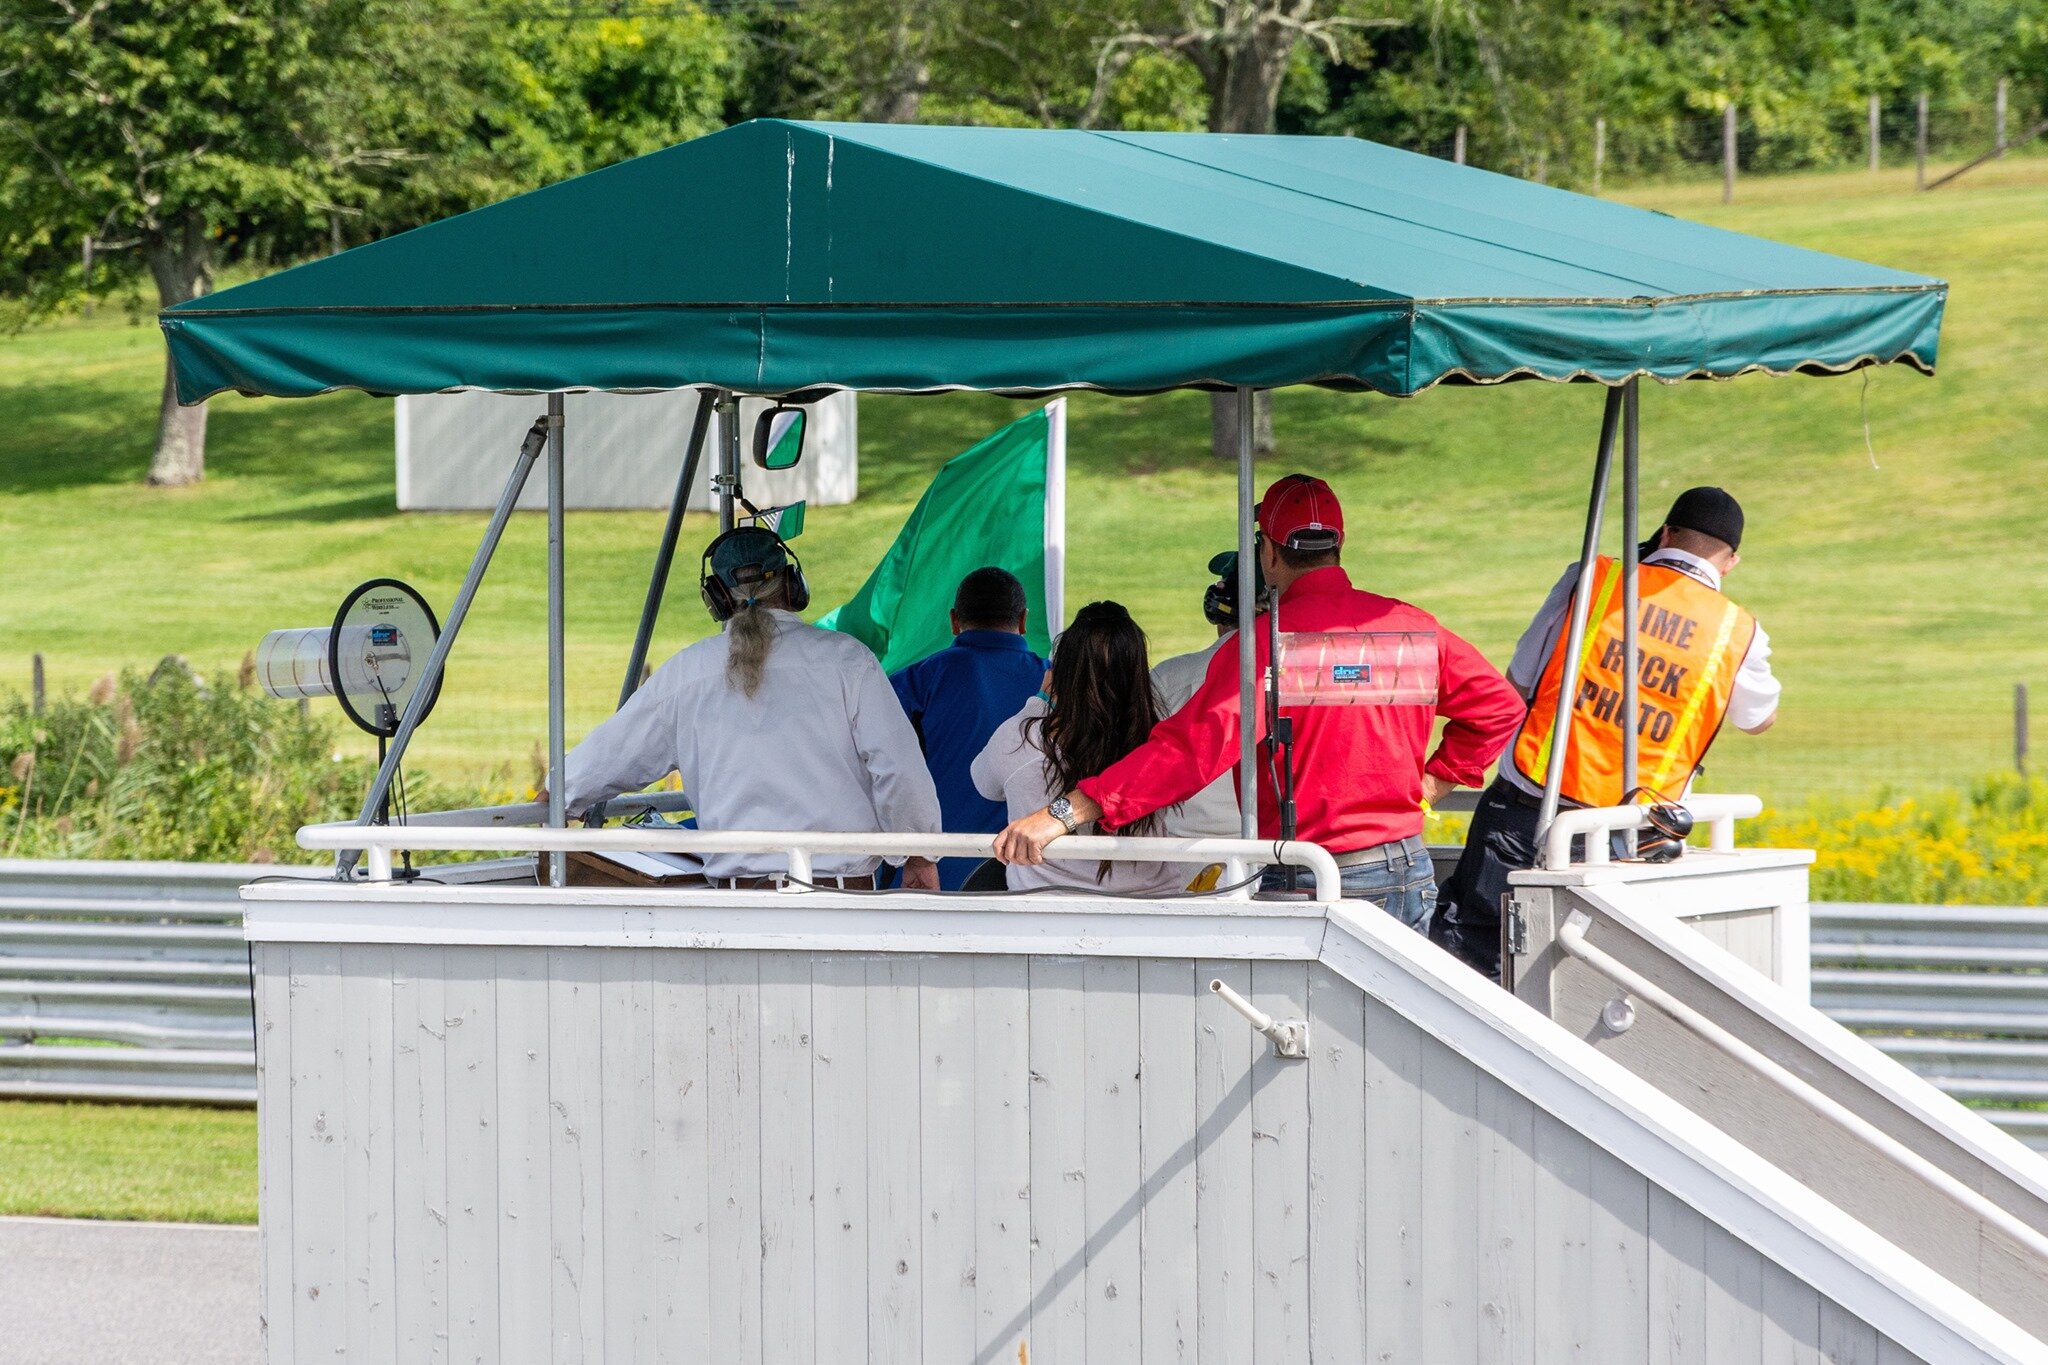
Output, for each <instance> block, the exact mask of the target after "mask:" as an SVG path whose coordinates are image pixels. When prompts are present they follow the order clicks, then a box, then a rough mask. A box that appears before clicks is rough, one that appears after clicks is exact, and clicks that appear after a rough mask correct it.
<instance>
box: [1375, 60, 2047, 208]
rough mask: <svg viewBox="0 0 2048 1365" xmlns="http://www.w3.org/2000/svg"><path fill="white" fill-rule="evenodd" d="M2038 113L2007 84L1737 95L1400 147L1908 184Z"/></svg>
mask: <svg viewBox="0 0 2048 1365" xmlns="http://www.w3.org/2000/svg"><path fill="white" fill-rule="evenodd" d="M2044 117H2048V111H2044V109H2043V108H2041V107H2040V106H2039V104H2038V103H2037V102H2034V101H2031V100H2028V99H2023V98H2021V97H2020V96H2019V95H2018V93H2017V92H2015V91H2013V90H2012V89H2011V87H2010V85H2009V83H2001V86H2000V87H1999V88H1997V89H1994V90H1991V91H1986V92H1983V94H1982V95H1981V97H1978V96H1955V95H1950V96H1944V97H1942V98H1939V99H1936V98H1933V97H1931V96H1930V97H1923V96H1919V95H1908V96H1904V97H1873V98H1872V99H1870V100H1868V101H1866V102H1864V103H1863V104H1861V105H1855V106H1850V105H1844V106H1838V107H1835V108H1832V109H1821V110H1811V109H1808V110H1797V111H1790V112H1776V111H1769V110H1754V109H1749V108H1745V107H1744V106H1743V105H1741V104H1740V103H1739V102H1738V103H1736V104H1734V105H1732V106H1730V107H1729V108H1727V109H1723V110H1722V111H1720V112H1719V113H1712V114H1701V115H1696V116H1673V117H1667V118H1655V119H1629V118H1624V117H1616V118H1612V119H1609V118H1605V117H1595V118H1593V119H1592V120H1591V121H1590V122H1586V123H1584V124H1582V125H1572V126H1552V127H1544V128H1531V127H1527V126H1522V127H1516V128H1512V129H1508V128H1492V127H1489V128H1481V127H1473V126H1458V127H1452V128H1443V129H1438V130H1435V131H1433V132H1431V133H1428V134H1426V135H1424V136H1422V137H1419V138H1416V139H1413V140H1411V142H1410V148H1411V150H1414V151H1419V152H1423V153H1425V154H1427V155H1429V156H1435V157H1440V158H1442V159H1444V160H1447V161H1457V162H1462V163H1464V164H1467V165H1472V166H1477V167H1480V168H1482V169H1486V170H1495V171H1501V172H1504V173H1506V174H1510V175H1515V176H1519V177H1522V178H1524V179H1530V180H1536V181H1539V182H1542V183H1545V184H1555V185H1561V186H1565V187H1568V188H1572V189H1579V190H1593V191H1595V192H1598V191H1600V190H1603V189H1605V188H1608V187H1610V186H1614V185H1621V184H1628V183H1639V182H1643V181H1654V180H1666V181H1684V180H1711V179H1714V178H1716V177H1719V178H1721V179H1722V180H1723V181H1724V185H1725V187H1726V188H1727V189H1728V191H1729V192H1730V193H1731V194H1732V193H1733V190H1734V187H1735V185H1736V184H1737V183H1739V181H1740V180H1741V179H1742V178H1743V177H1746V176H1752V175H1773V174H1783V173H1788V172H1795V171H1813V170H1841V169H1846V168H1849V167H1858V166H1860V167H1863V168H1866V169H1868V170H1871V171H1884V170H1896V169H1899V168H1902V167H1912V168H1915V169H1916V171H1917V172H1918V174H1917V175H1916V181H1915V183H1916V187H1920V188H1924V187H1927V186H1929V185H1931V184H1933V183H1935V182H1936V181H1937V180H1938V179H1939V177H1940V176H1942V175H1943V174H1946V173H1948V172H1950V171H1953V170H1955V169H1956V168H1958V167H1960V166H1965V165H1968V164H1969V163H1971V162H1972V161H1974V160H1976V159H1978V158H1980V157H1990V156H1995V155H1999V154H2002V152H2003V151H2007V150H2012V149H2014V148H2019V147H2025V146H2030V145H2032V146H2038V145H2041V142H2042V138H2041V136H2040V134H2041V124H2042V121H2043V119H2044Z"/></svg>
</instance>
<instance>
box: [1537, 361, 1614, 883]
mask: <svg viewBox="0 0 2048 1365" xmlns="http://www.w3.org/2000/svg"><path fill="white" fill-rule="evenodd" d="M1620 425H1621V390H1620V389H1609V390H1608V391H1607V408H1606V410H1605V411H1604V412H1603V413H1602V414H1601V417H1600V455H1599V458H1598V460H1597V461H1596V462H1595V463H1594V466H1593V491H1592V493H1591V494H1590V495H1589V496H1588V497H1587V499H1586V535H1585V539H1584V540H1583V541H1581V542H1580V549H1579V584H1578V590H1577V591H1576V592H1574V593H1573V594H1572V621H1571V632H1570V633H1569V634H1568V635H1567V636H1566V637H1565V645H1564V676H1563V677H1562V678H1560V679H1559V680H1558V691H1557V718H1556V719H1555V720H1554V721H1553V722H1552V723H1551V727H1550V764H1549V766H1548V768H1546V769H1545V771H1544V776H1543V806H1542V809H1541V811H1540V813H1539V814H1538V815H1537V817H1536V843H1537V845H1538V846H1539V847H1540V846H1541V845H1542V843H1543V835H1544V832H1545V831H1546V830H1548V829H1549V828H1550V822H1551V821H1552V820H1555V819H1556V818H1557V804H1558V791H1559V788H1561V787H1562V786H1563V785H1564V746H1565V744H1566V743H1567V741H1568V738H1569V736H1570V733H1571V724H1572V711H1573V709H1574V707H1573V703H1574V702H1576V701H1577V700H1578V693H1579V664H1580V663H1581V662H1582V656H1583V655H1584V653H1585V648H1586V617H1587V616H1588V615H1589V614H1590V613H1591V611H1592V609H1593V569H1594V565H1593V560H1594V558H1595V557H1596V556H1597V555H1598V554H1599V553H1600V521H1601V518H1602V516H1603V515H1604V514H1605V513H1606V511H1607V471H1608V469H1609V467H1610V466H1612V465H1613V463H1614V432H1615V429H1616V428H1617V427H1619V426H1620Z"/></svg>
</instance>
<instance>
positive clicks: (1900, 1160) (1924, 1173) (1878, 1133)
mask: <svg viewBox="0 0 2048 1365" xmlns="http://www.w3.org/2000/svg"><path fill="white" fill-rule="evenodd" d="M1560 818H1562V817H1560ZM1592 927H1593V917H1592V916H1591V915H1589V914H1587V913H1586V912H1585V911H1584V910H1574V911H1572V912H1571V914H1569V915H1567V916H1566V917H1565V921H1564V923H1563V924H1561V925H1559V926H1558V930H1557V943H1558V946H1559V947H1560V948H1563V949H1564V950H1565V952H1567V953H1569V954H1570V955H1571V956H1573V957H1575V958H1577V959H1578V960H1579V961H1580V962H1583V963H1585V964H1586V965H1587V966H1588V967H1590V968H1592V969H1593V970H1594V971H1596V972H1598V973H1599V974H1600V975H1602V976H1604V977H1606V978H1607V979H1608V980H1609V981H1612V982H1613V983H1614V984H1615V985H1617V986H1620V987H1621V988H1622V989H1623V990H1625V991H1627V992H1628V993H1629V994H1630V995H1633V996H1635V997H1636V998H1637V999H1639V1000H1642V1001H1643V1002H1644V1003H1646V1004H1649V1005H1654V1006H1655V1007H1656V1008H1657V1009H1658V1010H1660V1011H1661V1012H1663V1013H1664V1014H1666V1015H1668V1016H1669V1017H1670V1018H1671V1019H1672V1020H1674V1021H1675V1022H1676V1023H1678V1025H1679V1026H1680V1027H1682V1028H1684V1029H1686V1030H1687V1031H1688V1032H1690V1033H1692V1034H1693V1035H1694V1036H1695V1037H1698V1038H1699V1039H1701V1040H1702V1041H1703V1042H1705V1043H1707V1044H1708V1045H1709V1046H1711V1047H1713V1048H1714V1049H1715V1050H1717V1051H1719V1052H1721V1053H1723V1054H1725V1055H1726V1056H1728V1057H1731V1058H1733V1059H1734V1060H1735V1061H1736V1062H1737V1063H1739V1064H1740V1065H1742V1066H1744V1067H1746V1068H1747V1069H1749V1070H1750V1071H1753V1072H1755V1073H1756V1074H1757V1075H1759V1076H1761V1077H1763V1078H1764V1079H1765V1080H1767V1081H1769V1082H1770V1083H1771V1084H1772V1085H1774V1086H1776V1087H1777V1088H1778V1089H1780V1090H1782V1091H1784V1092H1785V1093H1786V1094H1787V1095H1790V1096H1791V1097H1792V1098H1793V1099H1794V1100H1797V1101H1798V1102H1799V1103H1800V1104H1802V1105H1804V1106H1806V1108H1808V1109H1810V1110H1812V1111H1813V1112H1814V1113H1816V1114H1818V1115H1820V1116H1821V1117H1822V1118H1824V1119H1826V1120H1828V1121H1829V1122H1830V1123H1833V1124H1834V1125H1835V1126H1836V1127H1838V1128H1842V1129H1844V1130H1846V1131H1847V1132H1849V1133H1851V1134H1853V1135H1854V1136H1855V1137H1856V1138H1858V1139H1859V1140H1861V1141H1862V1142H1863V1143H1864V1144H1865V1145H1866V1146H1869V1147H1873V1148H1875V1149H1876V1150H1877V1151H1879V1152H1881V1153H1883V1154H1884V1156H1885V1157H1886V1158H1887V1159H1889V1160H1890V1161H1891V1162H1893V1163H1894V1164H1895V1165H1897V1166H1900V1167H1903V1168H1904V1169H1905V1170H1907V1171H1910V1172H1911V1173H1912V1174H1913V1175H1915V1176H1917V1177H1918V1178H1919V1179H1920V1180H1921V1181H1922V1182H1923V1183H1924V1184H1927V1185H1929V1186H1932V1187H1933V1188H1934V1189H1936V1190H1938V1191H1940V1192H1941V1193H1942V1194H1944V1195H1946V1196H1947V1197H1948V1198H1949V1199H1951V1200H1953V1201H1955V1202H1956V1203H1958V1204H1961V1205H1962V1206H1963V1207H1964V1208H1966V1209H1968V1210H1969V1211H1970V1212H1971V1213H1972V1214H1974V1215H1975V1216H1976V1217H1978V1218H1980V1219H1982V1220H1983V1221H1984V1222H1986V1223H1989V1224H1990V1225H1991V1226H1993V1227H1995V1228H1997V1229H1998V1230H1999V1231H2001V1232H2003V1233H2004V1234H2005V1235H2006V1236H2008V1237H2010V1238H2011V1239H2012V1240H2013V1241H2015V1242H2017V1243H2018V1244H2019V1245H2020V1246H2022V1247H2025V1248H2026V1249H2027V1251H2029V1252H2031V1253H2032V1254H2033V1255H2034V1256H2036V1257H2039V1258H2041V1259H2042V1260H2043V1261H2048V1236H2044V1235H2043V1234H2042V1233H2041V1232H2040V1231H2039V1230H2038V1229H2036V1228H2034V1227H2033V1226H2032V1225H2031V1224H2029V1223H2027V1222H2026V1221H2025V1220H2023V1219H2021V1218H2019V1217H2018V1216H2017V1215H2015V1214H2014V1213H2012V1212H2011V1211H2010V1210H2009V1209H2006V1208H2004V1207H2002V1206H2000V1205H1999V1204H1997V1203H1994V1202H1993V1201H1992V1200H1990V1199H1988V1198H1986V1197H1985V1196H1984V1195H1983V1194H1982V1193H1980V1192H1979V1191H1977V1190H1975V1189H1972V1188H1971V1187H1970V1186H1968V1185H1966V1184H1964V1183H1963V1182H1962V1181H1960V1180H1958V1179H1957V1178H1956V1177H1955V1176H1953V1175H1950V1174H1949V1173H1948V1172H1947V1171H1945V1170H1943V1169H1942V1168H1941V1167H1939V1166H1937V1165H1935V1164H1934V1163H1933V1162H1932V1161H1929V1160H1928V1159H1927V1158H1926V1157H1924V1156H1922V1155H1920V1153H1918V1152H1916V1151H1914V1150H1913V1149H1912V1148H1910V1147H1908V1146H1906V1145H1905V1144H1904V1143H1903V1142H1900V1141H1899V1140H1898V1139H1897V1138H1895V1137H1893V1136H1892V1135H1891V1134H1889V1133H1887V1132H1885V1131H1884V1130H1883V1129H1882V1128H1879V1127H1878V1126H1877V1125H1876V1124H1874V1123H1872V1122H1870V1120H1868V1119H1866V1118H1864V1117H1863V1116H1862V1115H1861V1114H1858V1113H1856V1112H1855V1111H1854V1110H1852V1109H1850V1108H1848V1107H1847V1106H1846V1105H1844V1104H1842V1103H1841V1102H1840V1101H1838V1100H1836V1099H1835V1098H1834V1097H1832V1096H1830V1095H1828V1094H1826V1093H1824V1092H1822V1091H1821V1090H1819V1089H1818V1088H1816V1087H1815V1086H1814V1085H1813V1084H1812V1083H1811V1082H1809V1081H1806V1080H1803V1079H1802V1078H1800V1077H1799V1076H1798V1075H1796V1074H1795V1073H1794V1072H1792V1071H1791V1070H1790V1069H1789V1068H1787V1067H1785V1066H1783V1065H1781V1064H1780V1063H1778V1062H1777V1061H1775V1060H1773V1059H1772V1058H1770V1057H1768V1056H1766V1055H1765V1054H1764V1053H1762V1052H1760V1051H1758V1050H1757V1049H1756V1048H1754V1047H1752V1046H1750V1045H1749V1044H1748V1043H1746V1042H1744V1041H1743V1040H1742V1039H1740V1038H1738V1037H1736V1036H1735V1035H1734V1034H1733V1033H1730V1032H1729V1031H1728V1030H1727V1029H1725V1028H1722V1027H1721V1026H1720V1025H1719V1024H1717V1023H1715V1022H1714V1021H1713V1020H1711V1019H1709V1018H1707V1017H1706V1016H1705V1015H1703V1014H1701V1013H1700V1012H1699V1011H1698V1010H1696V1009H1694V1008H1693V1007H1692V1006H1690V1005H1688V1004H1686V1003H1685V1002H1684V1001H1682V1000H1680V999H1679V998H1678V997H1677V996H1675V995H1672V994H1671V993H1670V992H1669V991H1667V990H1665V989H1664V988H1663V987H1661V986H1659V985H1657V984H1656V983H1655V982H1653V981H1651V980H1650V979H1649V978H1648V977H1646V976H1644V975H1643V974H1642V973H1641V972H1638V971H1636V970H1635V968H1633V967H1630V966H1629V965H1628V964H1626V963H1624V962H1622V961H1621V960H1620V959H1619V958H1617V957H1615V956H1614V955H1613V954H1611V953H1609V952H1607V951H1606V950H1605V949H1602V948H1598V947H1595V946H1594V945H1593V944H1592V943H1591V942H1589V941H1588V940H1587V937H1586V935H1587V933H1588V931H1589V930H1591V929H1592Z"/></svg>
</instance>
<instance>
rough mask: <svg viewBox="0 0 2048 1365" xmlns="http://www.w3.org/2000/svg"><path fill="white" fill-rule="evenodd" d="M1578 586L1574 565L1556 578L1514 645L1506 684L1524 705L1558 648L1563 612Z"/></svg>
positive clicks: (1576, 569)
mask: <svg viewBox="0 0 2048 1365" xmlns="http://www.w3.org/2000/svg"><path fill="white" fill-rule="evenodd" d="M1578 585H1579V566H1578V565H1577V564H1573V565H1571V566H1569V567H1568V568H1566V569H1565V571H1564V573H1563V575H1562V576H1560V577H1559V578H1558V580H1557V583H1556V584H1555V585H1554V586H1553V587H1552V588H1551V589H1550V596H1548V597H1546V598H1544V599H1543V605H1542V606H1541V607H1539V608H1538V609H1537V611H1536V616H1535V618H1534V619H1533V620H1531V621H1530V622H1529V628H1528V629H1527V630H1525V631H1523V632H1522V638H1521V639H1519V640H1517V641H1516V642H1515V657H1514V658H1513V659H1512V660H1511V661H1509V663H1508V682H1509V684H1510V685H1512V686H1513V687H1514V689H1515V691H1517V692H1519V693H1521V694H1522V700H1523V701H1528V700H1529V699H1530V698H1531V697H1534V696H1535V695H1536V684H1537V683H1538V682H1539V681H1541V680H1542V678H1543V666H1544V665H1545V664H1547V663H1549V662H1550V652H1551V651H1552V650H1553V649H1555V648H1557V637H1558V634H1559V632H1560V631H1562V630H1563V628H1564V619H1565V609H1566V608H1567V607H1569V606H1570V605H1571V600H1572V589H1574V588H1576V587H1577V586H1578Z"/></svg>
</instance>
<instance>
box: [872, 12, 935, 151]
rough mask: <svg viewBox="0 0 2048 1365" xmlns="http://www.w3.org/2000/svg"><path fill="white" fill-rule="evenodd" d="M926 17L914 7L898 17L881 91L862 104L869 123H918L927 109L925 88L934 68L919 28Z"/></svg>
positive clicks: (891, 37) (877, 91)
mask: <svg viewBox="0 0 2048 1365" xmlns="http://www.w3.org/2000/svg"><path fill="white" fill-rule="evenodd" d="M924 19H925V16H924V15H922V14H921V13H918V12H917V11H916V10H915V8H914V7H911V8H906V9H905V11H904V12H903V13H902V14H901V15H899V16H898V18H897V21H896V26H895V27H894V28H893V29H892V30H891V31H890V34H889V53H888V62H887V69H886V70H884V71H883V72H882V73H881V80H880V84H879V86H878V88H875V89H872V90H870V91H869V92H868V94H867V98H865V99H864V100H862V101H861V117H862V119H863V120H864V121H865V122H868V123H915V122H917V115H918V111H919V110H920V109H922V108H923V107H924V91H925V87H926V86H927V85H929V84H930V83H931V66H930V64H929V63H928V62H927V61H926V60H925V46H926V38H925V35H924V33H923V32H922V31H921V29H920V28H919V25H920V24H921V23H922V22H923V21H924Z"/></svg>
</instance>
